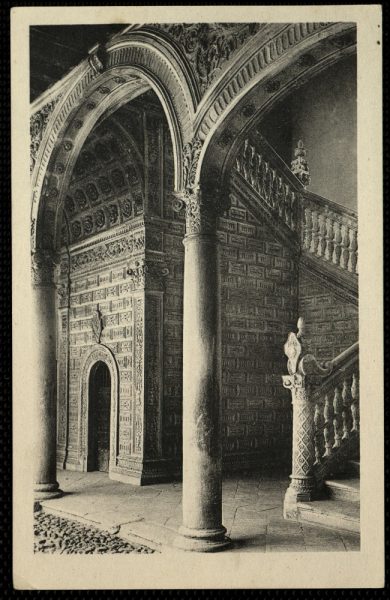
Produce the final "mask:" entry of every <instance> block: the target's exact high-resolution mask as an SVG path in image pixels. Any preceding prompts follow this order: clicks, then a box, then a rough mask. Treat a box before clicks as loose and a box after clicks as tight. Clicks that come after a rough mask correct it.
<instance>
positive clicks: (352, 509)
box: [298, 461, 360, 533]
mask: <svg viewBox="0 0 390 600" xmlns="http://www.w3.org/2000/svg"><path fill="white" fill-rule="evenodd" d="M347 466H348V470H347V469H346V470H345V471H344V472H343V473H339V474H338V475H336V476H333V477H331V478H329V479H325V481H324V482H323V489H322V495H321V498H320V499H318V500H313V501H312V502H300V503H298V510H299V520H300V521H303V522H305V523H311V524H313V525H319V526H321V527H328V528H335V529H341V530H344V531H350V532H352V533H360V476H359V469H360V462H359V461H348V463H347Z"/></svg>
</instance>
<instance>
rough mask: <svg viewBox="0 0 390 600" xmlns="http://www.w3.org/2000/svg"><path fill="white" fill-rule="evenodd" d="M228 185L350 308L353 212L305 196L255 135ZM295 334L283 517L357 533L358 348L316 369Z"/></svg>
mask: <svg viewBox="0 0 390 600" xmlns="http://www.w3.org/2000/svg"><path fill="white" fill-rule="evenodd" d="M302 148H303V145H302ZM302 148H301V150H302ZM302 151H303V152H304V150H302ZM302 164H304V165H305V164H306V163H304V162H303V163H302ZM298 166H299V165H298ZM307 174H308V173H306V171H304V172H303V175H304V176H305V177H306V175H307ZM231 186H232V191H233V192H234V193H235V194H236V195H237V196H238V197H239V198H240V199H241V201H242V202H243V203H244V204H245V205H246V206H247V208H248V209H249V210H250V211H251V213H252V214H253V215H254V217H255V218H256V219H258V220H259V221H260V222H265V223H266V224H267V226H268V227H269V228H270V230H271V231H273V233H274V234H275V235H276V236H277V237H278V238H279V239H281V240H282V241H283V242H284V243H285V244H286V245H287V246H288V247H290V249H291V252H292V254H293V255H296V256H298V257H299V267H300V269H301V270H302V272H309V273H310V275H311V276H312V277H313V278H314V279H315V280H316V279H317V280H318V281H320V282H322V283H325V285H326V288H327V289H328V290H329V292H330V293H332V294H334V295H335V296H336V297H339V298H342V299H343V300H345V301H347V302H349V303H351V304H352V305H353V306H355V307H357V305H358V222H357V214H356V213H355V212H354V211H351V210H348V209H346V208H344V207H342V206H340V205H338V204H337V203H335V202H332V201H330V200H328V199H326V198H323V197H321V196H318V195H316V194H313V193H311V192H309V191H308V190H306V187H305V179H302V177H300V169H295V170H294V169H293V167H292V169H290V168H289V167H288V166H287V165H286V164H285V163H284V161H283V160H282V159H281V158H280V157H279V156H278V154H277V153H276V152H275V151H274V149H273V148H272V147H271V146H270V144H269V143H268V142H267V140H265V138H264V137H263V136H262V135H261V134H260V132H259V131H257V135H256V137H255V138H253V139H251V140H250V139H247V140H245V143H244V144H243V146H242V147H241V149H240V152H239V153H238V156H237V159H236V164H235V169H233V173H232V176H231ZM298 330H299V331H298V333H297V334H295V333H290V334H289V338H288V341H287V343H286V345H285V352H286V355H287V356H288V359H289V360H288V372H289V375H288V376H286V377H284V378H283V380H284V381H283V383H284V386H285V387H287V388H289V389H290V390H291V392H292V402H293V473H292V475H291V484H290V487H289V489H288V490H287V493H286V498H285V505H284V516H285V518H287V519H293V520H297V521H304V522H307V523H312V524H316V525H320V526H323V527H331V528H337V529H342V530H346V531H349V532H355V533H358V532H359V529H360V462H359V459H358V458H356V457H358V456H359V345H358V342H356V343H355V344H352V346H350V347H349V348H347V350H345V351H344V352H341V354H340V355H339V356H337V357H336V358H335V359H333V360H332V361H328V363H324V364H320V363H319V362H317V360H316V358H315V357H314V356H313V355H312V354H311V353H310V351H309V347H310V340H306V339H305V331H304V330H305V326H304V322H303V319H299V321H298Z"/></svg>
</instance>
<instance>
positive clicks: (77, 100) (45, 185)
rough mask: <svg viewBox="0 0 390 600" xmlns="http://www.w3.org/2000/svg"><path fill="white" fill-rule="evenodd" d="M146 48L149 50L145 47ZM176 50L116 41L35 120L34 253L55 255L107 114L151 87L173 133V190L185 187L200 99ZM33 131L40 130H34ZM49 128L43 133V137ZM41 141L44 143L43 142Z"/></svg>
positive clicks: (135, 37) (134, 37)
mask: <svg viewBox="0 0 390 600" xmlns="http://www.w3.org/2000/svg"><path fill="white" fill-rule="evenodd" d="M146 44H147V45H146ZM187 80H188V74H187V73H186V72H185V70H184V69H183V68H182V65H181V63H180V60H179V58H178V57H177V56H176V55H175V51H174V50H173V49H172V48H169V50H168V45H167V44H166V43H164V44H160V46H158V44H157V42H156V40H151V39H150V36H148V35H146V34H142V33H138V32H136V33H134V32H133V33H132V34H130V33H129V34H125V35H122V36H116V37H115V38H114V39H112V40H111V41H110V42H108V43H107V44H106V46H105V47H104V48H103V49H101V50H99V51H98V52H95V53H94V54H92V55H91V56H90V57H89V59H88V60H86V61H84V63H82V65H80V67H79V68H77V69H75V72H74V74H73V77H72V78H71V79H70V80H67V82H66V83H65V87H64V88H63V89H59V90H58V95H57V97H55V98H54V99H53V98H51V100H50V102H48V103H47V104H46V105H45V106H43V107H42V109H41V111H42V114H43V116H42V114H39V113H38V114H37V115H35V117H34V116H33V124H34V118H35V123H36V124H37V123H38V125H36V126H37V128H38V132H37V136H36V138H37V140H38V141H34V140H33V142H32V161H33V165H34V168H33V173H32V190H33V195H32V211H31V213H32V214H31V238H32V240H31V247H32V250H33V251H34V250H35V249H38V248H47V249H51V250H56V249H57V248H58V244H59V239H58V238H59V235H58V233H59V229H60V222H61V215H62V206H63V196H64V190H65V189H66V184H67V181H68V180H69V177H70V174H71V172H72V169H73V167H74V164H75V161H76V159H77V156H78V153H79V151H80V149H81V147H82V145H83V143H84V141H85V140H86V138H87V136H88V134H89V133H90V132H91V130H92V128H93V127H94V125H95V124H96V122H97V121H98V119H99V118H100V117H101V116H102V115H103V114H104V113H106V112H107V111H109V112H112V111H114V110H116V109H118V108H119V107H120V106H122V105H123V104H124V103H126V102H129V100H131V99H132V98H133V97H135V96H136V95H139V94H140V93H143V92H144V91H146V89H149V88H152V89H153V90H154V91H155V93H156V94H157V96H158V97H159V99H160V101H161V104H162V106H163V109H164V112H165V115H166V118H167V121H168V126H169V129H170V132H171V137H172V145H173V155H174V177H175V180H174V184H175V188H176V189H181V187H182V173H183V169H182V148H183V146H184V145H185V144H186V143H187V142H188V141H189V140H190V139H191V138H192V126H193V113H194V105H193V93H191V90H190V87H189V85H187V83H186V82H187ZM33 129H34V125H33ZM43 129H44V131H43ZM39 139H40V143H39Z"/></svg>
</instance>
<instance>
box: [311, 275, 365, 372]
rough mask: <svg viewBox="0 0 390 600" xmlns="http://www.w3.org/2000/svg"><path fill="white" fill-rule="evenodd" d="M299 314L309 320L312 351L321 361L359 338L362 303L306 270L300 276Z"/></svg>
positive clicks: (328, 358) (330, 357) (334, 355)
mask: <svg viewBox="0 0 390 600" xmlns="http://www.w3.org/2000/svg"><path fill="white" fill-rule="evenodd" d="M299 314H300V316H302V317H303V318H304V319H305V322H306V329H305V335H306V340H307V342H308V343H309V347H310V351H311V352H312V353H313V354H314V356H315V357H316V358H317V360H319V361H323V360H331V359H332V358H335V357H336V356H337V355H338V354H340V352H342V351H343V350H346V349H347V348H348V347H349V346H351V344H354V343H355V342H357V341H358V339H359V315H358V307H357V306H355V305H353V304H351V303H350V302H347V301H346V300H343V299H342V298H340V297H338V296H336V294H334V293H332V292H331V291H330V290H329V287H327V286H326V284H324V283H322V282H321V281H319V280H318V279H317V278H314V277H313V276H311V275H310V274H309V273H308V272H306V271H304V270H302V271H301V273H300V277H299Z"/></svg>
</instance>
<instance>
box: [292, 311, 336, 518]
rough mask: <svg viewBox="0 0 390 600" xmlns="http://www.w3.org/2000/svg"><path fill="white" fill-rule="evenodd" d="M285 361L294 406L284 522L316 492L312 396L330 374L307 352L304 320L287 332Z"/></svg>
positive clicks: (293, 516)
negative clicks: (322, 380) (290, 464)
mask: <svg viewBox="0 0 390 600" xmlns="http://www.w3.org/2000/svg"><path fill="white" fill-rule="evenodd" d="M284 352H285V354H286V356H287V358H288V361H287V370H288V372H289V374H288V375H285V376H283V385H284V387H285V388H287V389H289V390H291V396H292V406H293V427H292V429H293V431H292V436H293V447H292V473H291V476H290V479H291V483H290V486H289V487H288V489H287V491H286V495H285V498H284V507H283V515H284V518H285V519H294V520H295V519H297V503H298V502H309V501H311V500H313V498H314V496H315V493H316V480H315V477H314V463H315V460H316V458H315V446H314V441H315V440H314V437H315V425H314V403H313V401H312V394H313V391H314V389H315V387H316V385H317V384H318V383H319V381H320V378H321V377H325V376H326V375H329V373H330V372H331V367H329V368H322V367H321V366H320V365H319V364H318V363H317V361H316V359H315V358H314V356H313V355H311V354H308V353H306V348H305V342H304V321H303V319H302V318H299V319H298V333H297V334H295V333H289V335H288V338H287V342H286V344H285V345H284Z"/></svg>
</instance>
